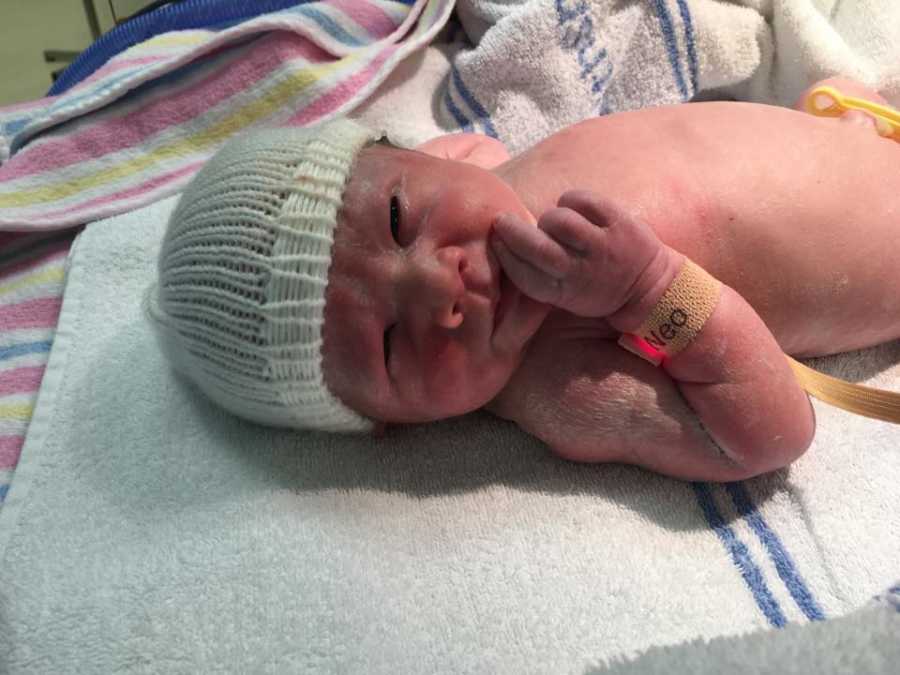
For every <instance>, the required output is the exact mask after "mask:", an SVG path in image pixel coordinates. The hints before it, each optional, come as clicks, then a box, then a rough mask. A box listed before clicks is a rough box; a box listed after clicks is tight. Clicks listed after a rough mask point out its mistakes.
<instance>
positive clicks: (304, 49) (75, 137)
mask: <svg viewBox="0 0 900 675" xmlns="http://www.w3.org/2000/svg"><path fill="white" fill-rule="evenodd" d="M298 57H303V58H304V59H306V60H307V61H310V62H312V63H320V62H323V61H326V60H328V59H331V58H333V57H332V56H331V55H330V54H328V52H326V51H324V50H323V49H321V48H319V47H317V46H316V45H314V44H312V42H310V41H309V40H307V39H305V38H302V37H300V36H298V35H296V34H294V33H288V32H285V31H277V32H274V33H272V34H271V35H268V36H266V37H265V38H263V39H261V40H260V41H259V43H258V44H257V45H255V47H254V48H253V50H252V51H251V52H250V53H249V54H247V55H246V56H245V57H244V58H242V59H238V60H237V61H233V62H230V63H228V64H226V65H225V66H223V67H221V68H218V69H217V70H216V71H215V72H214V73H213V74H212V75H211V76H210V77H208V78H207V79H205V80H204V81H202V82H200V83H197V84H193V85H191V86H188V87H183V88H182V90H181V91H178V92H172V91H171V90H168V91H163V92H159V93H157V94H156V96H155V97H154V99H153V100H152V101H150V102H149V103H148V104H147V105H145V106H143V107H141V108H139V109H137V110H133V111H132V112H130V113H128V114H127V115H124V116H122V117H119V118H108V119H101V120H100V121H98V122H96V123H95V124H92V125H90V126H89V127H86V128H85V129H83V130H80V131H78V132H77V133H71V132H70V133H67V134H66V135H64V136H62V137H59V138H53V139H48V140H47V141H46V142H43V143H37V144H35V145H34V146H32V147H29V148H27V149H26V150H24V151H23V152H20V153H18V154H17V155H14V156H13V157H12V158H10V160H9V161H8V162H7V163H6V164H5V165H4V166H3V168H2V170H0V176H2V178H3V179H4V180H14V179H16V178H22V177H25V176H29V175H32V174H37V173H41V172H44V171H52V170H54V169H60V168H62V167H65V166H69V165H71V164H76V163H78V162H81V161H84V160H85V159H92V158H98V157H101V156H103V155H108V154H111V153H114V152H117V151H120V150H124V149H127V148H129V147H133V146H136V145H139V144H141V143H142V142H145V141H146V139H148V138H150V137H151V136H153V135H154V134H157V133H160V132H163V131H166V130H167V129H170V128H171V127H174V126H178V125H183V124H185V123H187V122H190V121H191V120H192V119H194V118H195V117H198V116H200V115H202V114H203V113H206V112H207V111H208V110H209V109H210V108H212V107H213V106H215V105H217V104H219V103H221V102H222V101H225V100H226V99H228V98H230V97H232V96H234V95H236V94H241V93H245V92H246V91H247V90H249V89H250V88H251V87H252V86H253V84H254V83H256V82H258V81H260V80H263V79H265V78H266V77H267V76H268V75H269V74H270V73H271V72H273V71H275V70H277V69H278V68H280V67H281V66H282V65H283V64H284V61H286V60H288V59H296V58H298Z"/></svg>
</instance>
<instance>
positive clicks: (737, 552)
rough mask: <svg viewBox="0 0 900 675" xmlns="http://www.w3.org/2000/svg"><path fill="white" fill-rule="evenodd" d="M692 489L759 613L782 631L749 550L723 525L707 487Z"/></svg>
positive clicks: (782, 621) (775, 603)
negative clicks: (760, 611) (742, 579)
mask: <svg viewBox="0 0 900 675" xmlns="http://www.w3.org/2000/svg"><path fill="white" fill-rule="evenodd" d="M691 487H693V488H694V494H695V495H696V496H697V502H698V503H699V504H700V509H701V510H702V511H703V515H704V516H705V517H706V522H707V523H709V526H710V527H711V528H712V529H713V530H714V531H715V533H716V535H718V537H719V539H720V540H721V541H722V544H724V545H725V549H726V550H727V551H728V553H729V554H730V555H731V560H732V562H733V563H734V564H735V566H736V567H737V568H738V570H740V572H741V576H742V577H743V578H744V582H745V583H746V584H747V586H748V587H749V589H750V592H751V593H752V594H753V599H754V600H756V604H757V606H758V607H759V608H760V610H762V613H763V614H764V615H765V617H766V619H768V620H769V623H770V624H772V625H773V626H775V627H776V628H781V627H782V626H784V625H785V623H786V619H785V617H784V612H782V611H781V607H780V606H779V604H778V601H777V600H776V599H775V596H774V595H772V591H771V590H769V587H768V585H767V584H766V580H765V577H763V574H762V570H760V569H759V567H758V566H757V565H756V563H755V562H754V561H753V556H752V555H751V553H750V550H749V549H748V548H747V547H746V545H744V543H743V542H741V541H740V540H739V539H738V538H737V535H736V534H735V533H734V530H732V529H731V528H730V527H729V526H728V525H727V524H726V523H725V519H724V518H723V517H722V514H721V512H720V511H719V509H718V507H716V504H715V502H714V501H713V498H712V493H711V492H710V490H709V485H708V484H707V483H691Z"/></svg>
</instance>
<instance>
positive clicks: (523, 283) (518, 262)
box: [491, 235, 561, 304]
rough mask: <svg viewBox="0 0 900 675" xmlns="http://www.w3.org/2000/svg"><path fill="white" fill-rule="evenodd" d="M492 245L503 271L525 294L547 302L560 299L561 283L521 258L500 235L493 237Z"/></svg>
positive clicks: (552, 302) (550, 302) (551, 302)
mask: <svg viewBox="0 0 900 675" xmlns="http://www.w3.org/2000/svg"><path fill="white" fill-rule="evenodd" d="M491 247H492V248H493V249H494V253H495V254H496V255H497V258H498V259H499V260H500V264H501V265H502V266H503V272H504V273H505V274H506V276H508V277H509V278H510V280H511V281H512V282H513V283H514V284H515V285H516V288H518V289H519V290H520V291H522V292H523V293H524V294H525V295H527V296H529V297H531V298H533V299H535V300H537V301H538V302H544V303H547V304H554V303H555V302H557V301H558V300H559V297H560V293H561V284H560V282H559V280H558V279H556V278H554V277H552V276H550V275H549V274H546V273H544V272H543V271H541V270H540V269H538V268H537V267H535V266H534V265H532V264H531V263H529V262H528V261H526V260H522V259H521V258H519V257H518V256H517V255H516V254H515V253H514V252H513V251H512V250H510V248H509V247H508V246H507V245H506V244H505V243H504V242H503V240H502V239H500V237H498V236H496V235H495V236H492V237H491Z"/></svg>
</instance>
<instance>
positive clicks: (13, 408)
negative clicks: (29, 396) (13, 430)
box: [0, 403, 34, 420]
mask: <svg viewBox="0 0 900 675" xmlns="http://www.w3.org/2000/svg"><path fill="white" fill-rule="evenodd" d="M32 413H34V406H33V405H32V404H30V403H18V404H12V405H0V420H30V419H31V415H32Z"/></svg>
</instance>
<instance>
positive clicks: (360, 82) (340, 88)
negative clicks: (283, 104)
mask: <svg viewBox="0 0 900 675" xmlns="http://www.w3.org/2000/svg"><path fill="white" fill-rule="evenodd" d="M399 48H400V45H391V46H389V47H385V48H384V50H383V51H382V52H381V53H380V54H378V56H376V57H375V58H374V59H372V62H371V63H370V64H369V65H368V66H366V67H365V68H364V69H363V70H361V71H359V72H358V73H356V74H354V75H352V76H351V77H348V78H347V79H346V80H344V81H343V82H339V83H337V84H336V85H335V86H334V87H333V88H332V89H331V91H329V92H328V93H327V94H325V95H324V96H320V97H319V98H317V99H316V100H315V101H313V102H312V103H310V104H309V105H308V106H306V107H305V108H303V109H302V110H300V111H299V112H298V113H297V114H296V115H294V116H293V117H291V118H290V119H289V120H288V121H287V125H290V126H294V125H296V126H302V125H304V124H309V123H310V122H312V121H314V120H317V119H319V118H321V117H323V116H324V115H327V114H328V113H330V112H333V111H334V110H335V109H336V108H339V107H340V106H341V104H343V103H346V102H347V101H348V100H350V99H351V98H352V97H353V96H354V95H355V94H356V93H357V92H358V91H359V90H360V89H362V88H363V87H364V86H366V85H367V84H369V83H370V82H371V81H372V76H373V75H374V74H375V72H376V71H377V70H378V69H379V68H381V66H382V65H383V64H384V62H385V61H387V60H388V58H389V57H390V56H391V55H392V54H393V53H394V52H396V51H397V50H398V49H399Z"/></svg>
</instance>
